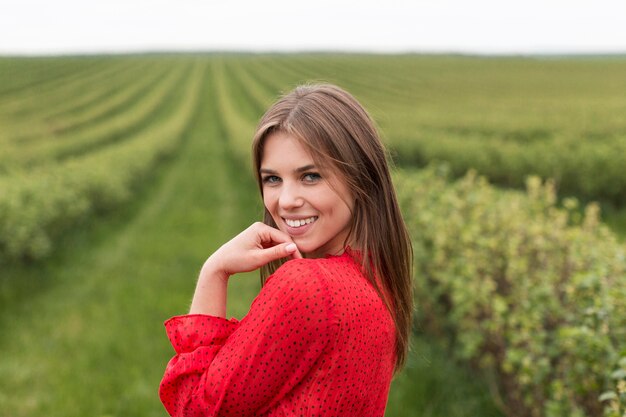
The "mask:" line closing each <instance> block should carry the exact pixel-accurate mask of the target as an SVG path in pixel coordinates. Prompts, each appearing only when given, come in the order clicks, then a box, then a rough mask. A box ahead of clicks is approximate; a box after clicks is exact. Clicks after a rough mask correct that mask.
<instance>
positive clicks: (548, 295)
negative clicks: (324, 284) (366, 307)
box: [396, 166, 626, 417]
mask: <svg viewBox="0 0 626 417" xmlns="http://www.w3.org/2000/svg"><path fill="white" fill-rule="evenodd" d="M447 176H448V169H447V168H446V167H445V166H444V167H439V168H432V167H431V168H429V169H427V170H424V171H423V172H420V173H413V174H407V173H399V174H398V176H397V178H396V180H397V184H398V188H399V194H400V199H401V201H402V205H403V210H404V213H405V217H406V219H407V222H408V224H409V228H410V230H411V232H412V238H413V241H414V250H415V265H416V279H415V286H416V297H417V299H416V304H417V306H418V311H417V323H419V325H421V326H422V327H423V328H424V330H426V331H428V332H431V333H434V334H436V335H439V336H441V337H442V338H445V339H447V340H449V341H450V346H451V349H452V351H453V352H454V355H455V356H456V357H458V358H460V359H465V360H469V361H471V362H472V363H473V364H475V365H476V366H478V367H480V368H482V369H483V370H485V371H487V372H488V373H490V374H491V375H492V376H493V377H494V378H495V380H496V381H497V385H498V387H499V392H498V393H497V395H499V396H500V397H501V399H502V403H503V404H504V405H505V407H504V408H505V411H506V413H507V414H508V415H510V416H537V417H538V416H546V417H556V416H562V415H570V416H600V415H602V414H603V405H602V402H601V401H599V397H600V395H601V394H602V395H604V396H603V398H602V399H603V401H604V402H605V403H609V402H610V406H608V407H606V408H607V410H609V409H616V407H620V405H619V402H618V400H619V398H620V395H622V398H623V395H624V394H623V391H624V390H623V388H624V387H623V384H624V383H625V382H624V381H626V379H625V378H624V375H622V374H621V373H619V372H617V371H615V367H616V366H618V363H619V360H620V357H623V356H626V279H625V278H626V257H625V249H624V247H623V246H621V245H620V244H619V243H618V242H617V241H616V238H615V236H614V235H613V234H612V233H611V232H610V231H609V230H608V228H607V227H606V226H605V225H603V224H602V223H600V222H599V220H598V214H599V210H598V207H597V206H596V205H594V204H590V205H588V206H587V207H586V208H585V210H584V214H581V213H580V210H579V207H578V203H577V201H576V200H574V199H569V200H566V201H565V202H564V207H563V208H559V207H557V201H556V200H557V199H556V194H555V190H554V185H553V183H551V182H546V183H542V182H541V181H540V180H539V179H538V178H536V177H530V178H528V180H527V190H526V193H525V194H524V193H521V192H515V191H501V190H498V189H496V188H494V187H492V186H490V185H489V184H488V183H487V181H486V180H485V179H484V178H481V177H478V176H477V175H476V174H475V173H473V172H469V173H468V174H467V175H466V176H465V177H464V178H462V179H461V180H459V181H457V182H454V183H450V182H448V180H447ZM622 363H623V362H622ZM616 377H617V380H616ZM620 384H621V385H620ZM620 387H621V388H620ZM620 389H621V391H619V390H620ZM605 391H607V392H613V394H614V395H612V394H608V393H605V394H603V393H604V392H605ZM620 392H621V394H620ZM615 404H617V406H616V405H615ZM611 407H612V408H611ZM621 407H623V399H622V405H621ZM605 415H607V416H609V415H610V416H613V415H617V414H611V411H606V412H605Z"/></svg>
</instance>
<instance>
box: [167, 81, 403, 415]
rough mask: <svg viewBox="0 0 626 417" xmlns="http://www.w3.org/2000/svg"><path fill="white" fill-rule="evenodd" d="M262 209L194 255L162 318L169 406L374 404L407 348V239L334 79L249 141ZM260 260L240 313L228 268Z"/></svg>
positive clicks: (378, 150)
mask: <svg viewBox="0 0 626 417" xmlns="http://www.w3.org/2000/svg"><path fill="white" fill-rule="evenodd" d="M253 159H254V172H255V173H256V176H257V180H258V184H259V188H260V190H261V195H262V197H263V203H264V205H265V218H264V222H263V223H254V224H253V225H252V226H250V227H249V228H248V229H246V230H244V231H243V232H242V233H241V234H239V235H238V236H236V237H235V238H233V239H232V240H231V241H229V242H228V243H226V244H225V245H223V246H222V247H221V248H220V249H218V250H217V251H216V252H215V253H213V255H211V256H210V257H209V258H208V259H207V260H206V262H205V263H204V265H203V267H202V269H201V272H200V277H199V279H198V283H197V287H196V291H195V294H194V297H193V301H192V304H191V310H190V312H189V314H188V315H184V316H177V317H173V318H171V319H170V320H168V321H167V322H166V323H165V326H166V330H167V334H168V337H169V339H170V341H171V343H172V345H173V346H174V349H175V351H176V356H174V358H172V360H171V361H170V362H169V363H168V365H167V368H166V371H165V376H164V377H163V380H162V382H161V386H160V396H161V400H162V402H163V404H164V405H165V407H166V409H167V411H168V412H169V413H170V414H171V415H172V416H218V415H219V416H296V415H297V416H300V415H302V416H304V415H306V416H344V417H345V416H359V417H362V416H383V414H384V411H385V407H386V404H387V396H388V392H389V386H390V383H391V379H392V377H393V375H394V373H395V372H397V371H398V370H400V369H401V367H402V366H403V364H404V360H405V357H406V354H407V350H408V342H409V332H410V328H411V315H412V308H413V304H412V300H413V297H412V285H411V270H412V266H411V264H412V250H411V244H410V240H409V237H408V234H407V230H406V227H405V224H404V222H403V220H402V217H401V215H400V211H399V208H398V203H397V199H396V195H395V191H394V188H393V185H392V183H391V179H390V175H389V169H388V166H387V161H386V154H385V150H384V148H383V145H382V144H381V141H380V139H379V137H378V134H377V132H376V129H375V127H374V124H373V122H372V120H371V118H370V117H369V115H368V114H367V113H366V111H365V110H364V109H363V107H362V106H361V105H360V104H359V103H358V102H357V101H356V100H355V99H354V97H352V96H351V95H350V94H348V93H347V92H346V91H344V90H342V89H340V88H339V87H336V86H333V85H329V84H321V85H306V86H300V87H297V88H296V89H295V90H293V91H292V92H291V93H289V94H287V95H285V96H283V97H282V98H281V99H279V100H278V101H277V102H276V103H275V104H274V105H273V106H272V107H271V108H270V109H269V110H268V111H267V113H266V114H265V115H264V116H263V118H262V119H261V121H260V123H259V125H258V129H257V132H256V134H255V136H254V141H253ZM259 268H261V283H262V284H263V287H262V289H261V291H260V293H259V294H258V296H257V297H256V298H255V300H254V301H253V302H252V305H251V306H250V311H249V312H248V314H247V315H246V316H245V317H244V318H243V319H242V320H241V321H238V320H236V319H234V318H231V319H230V320H227V319H226V318H225V317H226V290H227V286H228V280H229V277H230V276H231V275H233V274H235V273H238V272H244V271H252V270H255V269H259Z"/></svg>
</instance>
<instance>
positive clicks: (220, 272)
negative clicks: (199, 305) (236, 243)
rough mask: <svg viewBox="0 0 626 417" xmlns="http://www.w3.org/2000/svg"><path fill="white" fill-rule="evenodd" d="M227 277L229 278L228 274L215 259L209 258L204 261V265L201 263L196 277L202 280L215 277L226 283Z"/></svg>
mask: <svg viewBox="0 0 626 417" xmlns="http://www.w3.org/2000/svg"><path fill="white" fill-rule="evenodd" d="M228 278H230V274H229V273H228V272H226V271H225V270H224V268H222V267H220V265H219V264H218V263H217V261H215V260H214V259H212V258H209V259H207V260H206V261H205V262H204V265H202V269H201V270H200V276H199V278H198V279H199V280H203V281H210V280H214V279H217V280H221V281H223V282H225V283H228Z"/></svg>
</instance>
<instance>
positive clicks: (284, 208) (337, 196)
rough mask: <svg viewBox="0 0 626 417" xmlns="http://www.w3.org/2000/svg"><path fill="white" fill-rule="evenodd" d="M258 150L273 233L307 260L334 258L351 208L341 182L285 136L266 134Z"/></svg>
mask: <svg viewBox="0 0 626 417" xmlns="http://www.w3.org/2000/svg"><path fill="white" fill-rule="evenodd" d="M263 149H264V151H263V155H262V158H261V169H260V174H261V180H262V185H263V203H264V204H265V207H266V208H267V210H268V211H269V213H270V214H271V216H272V218H273V219H274V222H275V223H276V224H277V225H278V228H279V229H280V230H281V231H283V232H285V233H287V234H288V235H289V236H291V238H292V239H293V241H294V242H295V244H296V245H297V246H298V249H299V250H300V252H301V253H303V254H306V255H307V256H308V257H313V258H318V257H323V256H324V255H326V254H333V255H337V254H340V253H341V252H342V251H343V244H344V241H345V239H346V237H347V235H348V232H349V227H350V220H351V218H352V208H353V205H354V203H353V199H352V196H351V194H350V192H349V190H348V187H347V186H346V184H345V181H343V179H341V178H338V177H337V176H336V175H334V174H333V173H332V172H330V170H329V169H328V167H320V166H316V165H315V163H314V162H313V158H312V157H311V155H310V154H309V152H307V150H306V149H305V148H304V147H303V146H302V145H301V144H300V143H299V142H298V141H297V139H295V138H294V137H292V136H291V135H289V134H287V133H284V132H275V133H272V134H270V135H269V136H268V137H267V138H265V143H264V147H263ZM331 184H332V187H331ZM344 200H345V201H344ZM346 202H347V203H346Z"/></svg>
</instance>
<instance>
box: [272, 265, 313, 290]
mask: <svg viewBox="0 0 626 417" xmlns="http://www.w3.org/2000/svg"><path fill="white" fill-rule="evenodd" d="M320 275H321V271H320V267H319V260H317V259H291V260H289V261H287V262H285V263H284V264H282V265H281V266H280V268H278V269H277V270H276V271H274V273H273V274H272V275H270V276H269V277H268V279H267V281H266V285H272V286H285V285H289V286H297V287H305V288H306V287H311V288H312V287H318V286H321V285H322V281H323V280H322V279H321V276H320Z"/></svg>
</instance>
